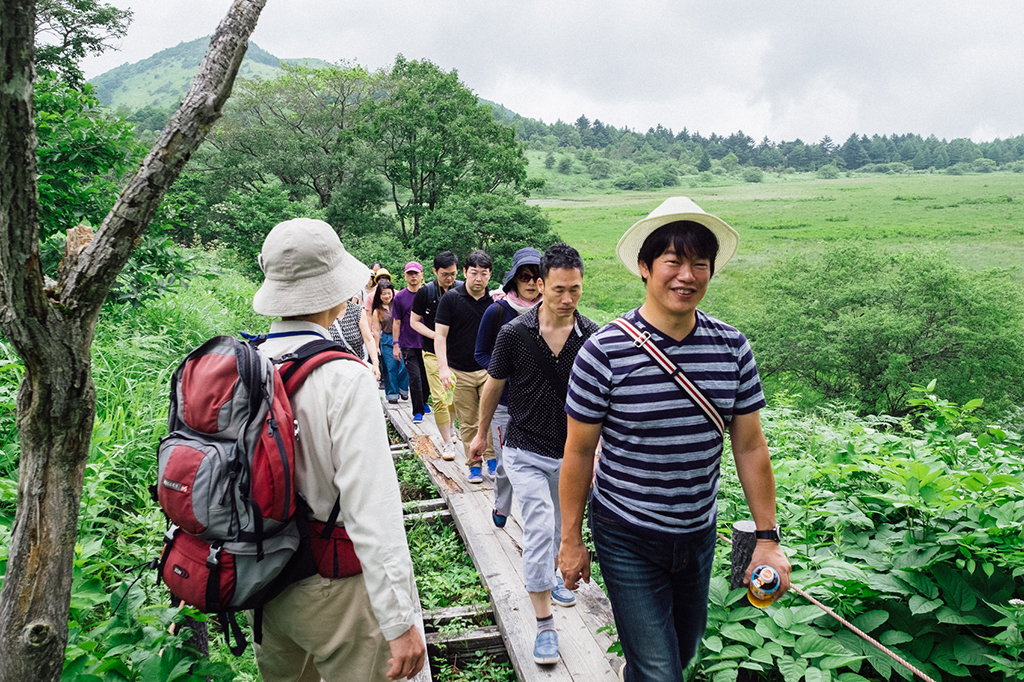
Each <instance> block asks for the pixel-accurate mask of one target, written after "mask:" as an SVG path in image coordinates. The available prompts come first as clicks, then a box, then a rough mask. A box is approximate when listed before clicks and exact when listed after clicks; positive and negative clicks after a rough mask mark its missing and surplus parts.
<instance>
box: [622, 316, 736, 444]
mask: <svg viewBox="0 0 1024 682" xmlns="http://www.w3.org/2000/svg"><path fill="white" fill-rule="evenodd" d="M612 324H614V325H615V326H617V327H618V328H619V329H621V330H622V331H624V332H626V335H627V336H629V338H631V339H633V345H634V346H636V347H637V348H641V349H643V350H644V352H646V353H647V354H648V355H650V356H651V359H653V360H654V364H656V365H657V366H658V367H660V368H661V369H662V371H664V372H665V374H667V375H669V377H670V378H671V379H672V381H674V382H675V383H676V385H677V386H679V388H681V389H682V390H683V391H684V392H685V393H686V394H687V395H688V396H690V399H691V400H693V403H694V404H695V405H696V406H697V407H699V408H700V410H701V411H702V412H703V413H704V415H705V416H706V417H707V418H708V421H710V422H711V424H712V425H713V426H714V427H715V428H716V429H717V430H718V432H719V433H721V434H722V435H723V436H724V435H725V420H724V419H722V415H720V414H719V413H718V409H717V408H716V407H715V404H714V403H713V402H711V399H710V398H708V397H707V396H705V395H704V394H703V393H702V392H701V390H700V389H699V388H697V384H695V383H693V382H692V381H690V379H689V377H687V376H686V374H684V373H683V370H682V369H680V368H679V366H678V365H676V363H674V362H672V360H671V359H669V357H668V356H667V355H665V353H664V352H663V351H662V350H661V349H660V348H658V346H657V345H655V343H654V342H652V341H651V333H650V332H641V331H640V330H639V329H637V328H636V327H634V326H633V325H632V323H630V322H629V320H626V319H624V318H621V317H620V318H618V319H616V320H612Z"/></svg>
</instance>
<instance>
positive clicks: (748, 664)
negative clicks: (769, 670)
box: [740, 658, 764, 672]
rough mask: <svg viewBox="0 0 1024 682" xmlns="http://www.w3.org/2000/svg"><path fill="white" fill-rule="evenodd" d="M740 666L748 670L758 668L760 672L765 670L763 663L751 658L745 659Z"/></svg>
mask: <svg viewBox="0 0 1024 682" xmlns="http://www.w3.org/2000/svg"><path fill="white" fill-rule="evenodd" d="M740 667H741V668H746V669H747V670H756V671H758V672H764V666H763V665H761V664H760V663H758V662H756V661H752V660H750V659H749V658H748V659H747V660H745V661H743V662H742V663H740Z"/></svg>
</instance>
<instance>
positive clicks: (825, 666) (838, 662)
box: [818, 655, 866, 670]
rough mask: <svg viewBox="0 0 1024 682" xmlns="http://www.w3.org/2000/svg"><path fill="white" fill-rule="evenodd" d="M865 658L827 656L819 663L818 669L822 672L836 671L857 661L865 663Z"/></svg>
mask: <svg viewBox="0 0 1024 682" xmlns="http://www.w3.org/2000/svg"><path fill="white" fill-rule="evenodd" d="M865 658H866V656H849V655H847V656H825V657H824V658H822V659H821V660H820V661H818V667H819V668H821V669H822V670H835V669H836V668H842V667H843V666H847V665H850V664H851V663H856V662H857V661H863V660H864V659H865Z"/></svg>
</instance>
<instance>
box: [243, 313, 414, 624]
mask: <svg viewBox="0 0 1024 682" xmlns="http://www.w3.org/2000/svg"><path fill="white" fill-rule="evenodd" d="M296 332H299V333H300V334H299V335H295V336H284V337H276V338H268V339H267V340H266V341H265V342H264V343H263V345H262V346H261V347H260V348H261V350H262V351H264V352H265V353H267V354H269V355H270V356H271V357H273V358H278V357H280V356H281V355H284V354H285V353H288V352H291V351H294V350H297V349H298V348H300V347H301V346H303V345H305V344H307V343H309V342H310V341H313V340H315V339H316V338H318V337H319V338H325V339H328V340H330V334H329V333H328V331H327V330H326V329H324V328H323V327H321V326H319V325H317V324H313V323H311V322H294V321H289V322H285V321H279V322H274V323H273V324H272V325H271V328H270V333H271V334H279V333H296ZM291 403H292V411H293V412H294V416H295V419H296V421H297V423H298V427H299V430H298V434H299V440H298V443H297V446H296V452H295V460H296V461H295V477H296V486H297V487H298V489H299V491H301V492H302V494H303V495H305V497H306V500H307V501H308V502H309V505H310V508H311V509H312V513H313V516H314V517H315V518H316V519H317V520H319V521H326V520H327V518H328V517H329V516H330V513H331V509H332V508H333V507H334V501H335V500H336V499H338V496H339V495H340V496H341V514H340V516H339V518H338V525H340V526H345V530H346V532H347V533H348V536H349V537H350V538H351V539H352V543H353V545H354V547H355V551H356V556H357V557H358V558H359V562H360V563H361V564H362V567H363V578H364V580H365V581H366V589H367V591H368V592H369V595H370V605H371V607H372V608H373V613H374V615H375V616H376V617H377V621H378V622H379V623H380V628H381V632H383V634H384V637H385V639H387V640H389V641H390V640H393V639H395V638H397V637H399V636H401V635H402V634H404V633H405V632H406V631H407V630H408V629H409V628H410V627H412V626H413V625H414V624H416V623H418V622H419V619H418V616H416V613H415V603H414V595H415V594H416V592H415V589H416V588H415V580H414V578H413V572H412V559H411V557H410V556H409V545H408V543H407V542H406V538H405V526H404V523H403V520H402V499H401V493H400V492H399V488H398V477H397V476H396V474H395V466H394V463H393V462H392V459H391V452H390V448H389V444H388V437H387V428H386V426H385V421H384V411H383V410H382V409H381V404H380V398H379V396H378V393H377V383H376V381H375V380H374V378H373V374H372V373H371V371H370V369H369V368H368V367H366V366H365V365H363V364H362V363H356V362H353V361H350V360H335V361H332V362H328V363H326V364H324V365H322V366H320V367H318V368H317V369H315V370H313V372H312V373H311V374H310V375H309V377H308V378H307V379H306V381H305V383H304V384H303V385H302V386H301V387H300V388H299V390H297V391H296V392H295V393H294V394H292V395H291Z"/></svg>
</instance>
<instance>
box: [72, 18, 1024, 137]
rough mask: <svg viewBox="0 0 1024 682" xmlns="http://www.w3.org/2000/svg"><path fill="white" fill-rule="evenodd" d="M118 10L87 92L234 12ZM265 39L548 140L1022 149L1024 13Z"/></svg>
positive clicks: (269, 35)
mask: <svg viewBox="0 0 1024 682" xmlns="http://www.w3.org/2000/svg"><path fill="white" fill-rule="evenodd" d="M108 1H109V0H108ZM113 4H114V5H117V6H118V7H128V8H130V9H131V10H132V11H133V12H134V14H135V18H134V21H133V22H132V25H131V27H130V28H129V31H128V36H127V38H126V39H125V40H124V41H123V44H122V46H121V47H122V49H121V51H120V52H109V53H107V54H105V55H103V56H100V57H95V58H90V59H88V60H86V62H85V63H84V64H83V67H84V68H85V72H86V76H87V77H93V76H97V75H99V74H101V73H103V72H104V71H107V70H109V69H111V68H113V67H115V66H118V65H120V64H123V63H126V62H128V63H132V62H136V61H139V60H141V59H145V58H146V57H148V56H150V55H152V54H154V53H156V52H158V51H159V50H161V49H164V48H167V47H173V46H174V45H177V44H178V43H179V42H183V41H190V40H194V39H196V38H199V37H202V36H206V35H209V34H211V33H212V32H213V30H214V28H215V27H216V25H217V23H218V22H219V21H220V19H221V17H222V16H223V14H224V12H225V11H226V9H227V8H228V7H229V6H230V1H229V0H113ZM252 39H253V40H254V41H255V42H256V44H258V45H259V46H260V47H262V48H263V49H265V50H267V51H268V52H270V53H272V54H274V55H276V56H277V57H282V58H297V57H317V58H320V59H325V60H328V61H342V60H349V61H356V62H358V63H359V64H361V65H363V66H366V67H368V68H371V69H373V68H379V67H386V66H388V65H389V64H390V63H391V62H392V61H393V60H394V57H395V55H396V54H398V53H402V54H404V55H405V56H406V57H408V58H410V59H420V58H426V59H430V60H431V61H433V62H435V63H437V64H438V65H440V66H441V67H442V68H444V69H446V70H449V69H457V70H458V73H459V76H460V77H461V79H462V81H463V82H464V83H465V84H466V85H468V86H469V87H470V88H471V89H472V90H473V91H474V92H476V93H477V94H478V95H479V96H481V97H483V98H485V99H489V100H492V101H494V102H498V103H500V104H503V105H505V106H506V107H508V108H509V109H511V110H513V111H515V112H517V113H519V114H522V115H523V116H528V117H532V118H538V119H542V120H544V121H545V122H547V123H552V122H554V121H555V120H557V119H562V120H563V121H567V122H572V121H575V120H576V119H577V118H578V117H579V116H580V115H581V114H585V115H586V116H587V117H588V118H589V119H590V120H591V121H593V120H594V119H600V120H601V121H603V122H605V123H609V124H612V125H615V126H617V127H620V128H621V127H629V128H633V129H636V130H639V131H641V132H642V131H645V130H647V128H649V127H651V126H655V125H657V124H659V123H660V124H662V125H663V126H665V127H668V128H672V129H673V130H674V131H676V132H678V131H680V130H682V128H683V127H684V126H685V127H686V128H688V129H689V130H690V131H700V132H701V133H702V134H704V135H710V134H711V133H719V134H723V135H725V134H728V133H731V132H735V131H737V130H742V131H743V132H744V133H746V134H748V135H750V136H752V137H753V138H755V139H756V140H758V141H759V140H760V139H761V138H762V137H764V136H766V135H767V136H768V137H769V138H770V139H772V140H773V141H776V142H778V141H780V140H792V139H795V138H797V137H799V138H801V139H803V140H804V141H817V140H820V139H821V138H822V137H823V136H824V135H829V136H831V137H832V138H833V139H835V140H837V141H839V142H842V141H843V140H845V139H846V138H847V137H848V136H849V135H850V133H851V132H857V133H861V134H864V133H866V134H868V135H871V134H875V133H878V134H889V133H907V132H911V133H920V134H921V135H923V136H927V135H929V134H935V135H937V136H938V137H940V138H946V139H953V138H957V137H970V138H972V139H974V140H975V141H978V142H981V141H987V140H992V139H994V138H996V137H1002V138H1006V137H1013V136H1017V135H1021V134H1024V2H1021V0H981V1H980V2H977V3H970V2H964V1H963V0H959V1H957V2H952V1H949V0H931V1H923V0H912V1H903V2H893V1H892V0H886V1H885V2H882V1H880V0H859V1H857V2H841V1H840V2H821V1H820V0H807V1H793V0H776V1H775V2H753V1H751V0H735V1H732V2H707V1H706V0H703V1H696V0H630V1H628V2H627V1H623V0H618V1H615V0H591V1H589V2H583V1H581V0H554V1H551V0H545V1H544V2H540V1H538V0H515V1H512V0H443V1H442V0H372V1H371V0H347V1H345V2H337V1H334V0H268V2H267V6H266V8H265V9H264V11H263V14H262V16H261V18H260V21H259V24H258V26H257V27H256V31H255V33H254V34H253V37H252Z"/></svg>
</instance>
